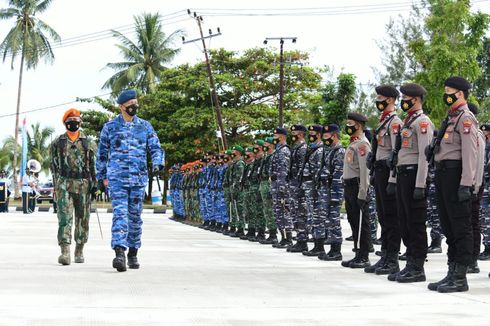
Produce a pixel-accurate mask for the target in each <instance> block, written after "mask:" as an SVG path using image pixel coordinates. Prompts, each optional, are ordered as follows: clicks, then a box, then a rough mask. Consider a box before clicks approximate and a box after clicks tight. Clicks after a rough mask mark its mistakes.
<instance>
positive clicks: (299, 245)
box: [286, 240, 308, 252]
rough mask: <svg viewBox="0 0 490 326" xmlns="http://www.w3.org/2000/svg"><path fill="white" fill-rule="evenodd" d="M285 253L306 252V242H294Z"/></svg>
mask: <svg viewBox="0 0 490 326" xmlns="http://www.w3.org/2000/svg"><path fill="white" fill-rule="evenodd" d="M286 251H287V252H303V251H308V240H304V241H300V240H298V241H296V243H295V244H294V245H292V246H289V247H288V249H287V250H286Z"/></svg>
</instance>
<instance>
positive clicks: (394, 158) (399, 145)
mask: <svg viewBox="0 0 490 326" xmlns="http://www.w3.org/2000/svg"><path fill="white" fill-rule="evenodd" d="M401 148H402V128H400V129H399V130H398V133H397V134H396V140H395V149H394V150H393V152H392V153H391V157H390V159H389V160H388V165H389V168H390V170H391V176H392V177H395V176H396V166H397V165H398V153H399V152H400V149H401Z"/></svg>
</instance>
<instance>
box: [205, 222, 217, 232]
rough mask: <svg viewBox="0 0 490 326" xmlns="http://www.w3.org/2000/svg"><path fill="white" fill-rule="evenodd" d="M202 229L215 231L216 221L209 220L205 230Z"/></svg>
mask: <svg viewBox="0 0 490 326" xmlns="http://www.w3.org/2000/svg"><path fill="white" fill-rule="evenodd" d="M204 229H205V230H208V231H214V230H216V220H211V222H209V226H208V227H207V228H204Z"/></svg>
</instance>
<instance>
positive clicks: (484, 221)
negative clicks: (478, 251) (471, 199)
mask: <svg viewBox="0 0 490 326" xmlns="http://www.w3.org/2000/svg"><path fill="white" fill-rule="evenodd" d="M489 191H490V185H489V183H488V182H486V183H485V189H484V191H483V197H482V199H481V208H480V210H481V214H480V229H481V234H482V236H483V237H482V243H483V245H484V246H485V247H490V194H489Z"/></svg>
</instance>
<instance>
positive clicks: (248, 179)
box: [240, 146, 257, 240]
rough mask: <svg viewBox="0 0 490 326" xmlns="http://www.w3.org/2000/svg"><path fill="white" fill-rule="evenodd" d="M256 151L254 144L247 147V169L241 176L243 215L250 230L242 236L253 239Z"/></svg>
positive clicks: (254, 227)
mask: <svg viewBox="0 0 490 326" xmlns="http://www.w3.org/2000/svg"><path fill="white" fill-rule="evenodd" d="M254 160H255V153H254V149H253V147H252V146H248V147H246V148H245V169H244V170H243V174H242V176H241V178H240V192H242V193H243V194H244V197H243V217H244V224H246V225H247V228H248V232H247V233H246V234H244V235H243V236H241V237H240V239H242V240H251V239H252V238H254V237H255V231H256V216H255V215H254V213H255V212H254V211H255V208H254V205H256V204H257V203H255V202H254V199H255V198H254V193H253V190H252V174H253V169H254Z"/></svg>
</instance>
